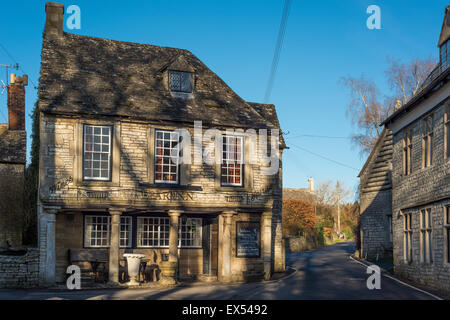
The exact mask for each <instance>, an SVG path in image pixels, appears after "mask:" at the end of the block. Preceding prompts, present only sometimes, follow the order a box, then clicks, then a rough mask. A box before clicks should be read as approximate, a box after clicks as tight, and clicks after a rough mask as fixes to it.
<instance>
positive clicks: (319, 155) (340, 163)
mask: <svg viewBox="0 0 450 320" xmlns="http://www.w3.org/2000/svg"><path fill="white" fill-rule="evenodd" d="M289 145H291V146H293V147H296V148H298V149H300V150H302V151H305V152H308V153H310V154H312V155H315V156H316V157H319V158H322V159H324V160H327V161H330V162H333V163H336V164H338V165H340V166H343V167H346V168H350V169H353V170H356V171H359V170H358V169H356V168H354V167H352V166H349V165H347V164H345V163H342V162H339V161H336V160H333V159H330V158H328V157H325V156H323V155H321V154H318V153H315V152H313V151H310V150H308V149H305V148H302V147H299V146H297V145H295V144H293V143H289Z"/></svg>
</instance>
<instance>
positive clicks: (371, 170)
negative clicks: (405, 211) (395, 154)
mask: <svg viewBox="0 0 450 320" xmlns="http://www.w3.org/2000/svg"><path fill="white" fill-rule="evenodd" d="M392 150H393V147H392V132H391V131H390V130H388V129H384V130H383V131H382V132H381V135H380V137H379V138H378V141H377V143H376V145H375V147H374V149H373V150H372V152H371V153H370V155H369V157H368V158H367V160H366V162H365V164H364V166H363V168H362V169H361V172H360V173H359V175H358V177H359V178H360V184H359V194H360V224H361V228H360V240H361V248H360V255H361V257H364V258H367V259H380V258H389V257H392V179H391V174H392Z"/></svg>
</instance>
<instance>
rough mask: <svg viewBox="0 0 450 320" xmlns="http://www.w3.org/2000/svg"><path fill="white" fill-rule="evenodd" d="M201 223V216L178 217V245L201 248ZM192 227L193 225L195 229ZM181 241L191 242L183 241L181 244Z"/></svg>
mask: <svg viewBox="0 0 450 320" xmlns="http://www.w3.org/2000/svg"><path fill="white" fill-rule="evenodd" d="M202 224H203V221H202V219H201V218H190V217H180V218H179V221H178V247H179V248H202ZM193 227H195V230H194V229H193ZM189 235H190V237H189ZM183 241H192V243H191V244H186V242H185V243H184V244H183ZM195 242H197V243H195Z"/></svg>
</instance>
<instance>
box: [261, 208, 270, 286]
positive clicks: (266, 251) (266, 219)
mask: <svg viewBox="0 0 450 320" xmlns="http://www.w3.org/2000/svg"><path fill="white" fill-rule="evenodd" d="M261 240H262V249H263V251H262V259H263V263H264V279H265V280H269V279H270V277H271V275H272V259H271V257H272V211H266V212H264V213H263V214H262V215H261Z"/></svg>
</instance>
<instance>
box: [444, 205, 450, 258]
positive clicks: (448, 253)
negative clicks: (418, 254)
mask: <svg viewBox="0 0 450 320" xmlns="http://www.w3.org/2000/svg"><path fill="white" fill-rule="evenodd" d="M444 231H445V232H444V237H445V238H444V247H445V263H446V264H450V204H448V205H445V206H444Z"/></svg>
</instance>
